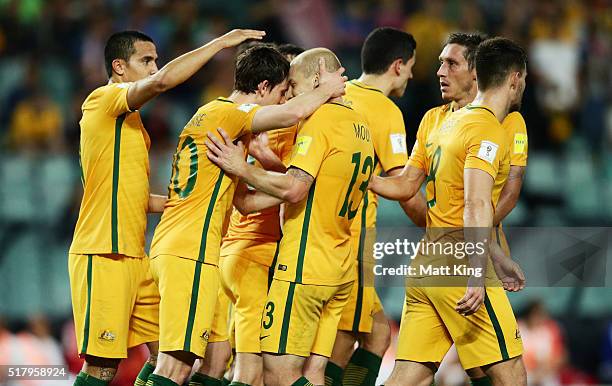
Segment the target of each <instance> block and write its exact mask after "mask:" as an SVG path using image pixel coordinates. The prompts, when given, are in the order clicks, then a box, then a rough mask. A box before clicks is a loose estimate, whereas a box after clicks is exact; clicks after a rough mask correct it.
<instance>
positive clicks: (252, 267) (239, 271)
mask: <svg viewBox="0 0 612 386" xmlns="http://www.w3.org/2000/svg"><path fill="white" fill-rule="evenodd" d="M220 270H221V285H222V286H223V288H224V290H225V291H226V293H227V294H228V296H229V298H230V299H231V300H232V302H233V303H234V321H235V334H236V337H235V348H236V352H240V353H260V352H261V348H260V345H259V331H260V329H261V313H262V311H263V309H264V305H265V304H266V298H267V296H268V280H269V278H271V276H272V275H273V274H274V273H273V272H272V274H270V267H267V266H265V265H263V264H259V263H256V262H254V261H251V260H247V259H245V258H243V257H241V256H240V255H229V256H225V257H224V258H223V260H222V261H221V265H220Z"/></svg>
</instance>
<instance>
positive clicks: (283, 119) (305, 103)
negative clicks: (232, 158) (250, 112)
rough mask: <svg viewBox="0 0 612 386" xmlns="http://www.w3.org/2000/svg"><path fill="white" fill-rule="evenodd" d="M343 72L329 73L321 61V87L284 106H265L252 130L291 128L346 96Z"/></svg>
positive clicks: (258, 113)
mask: <svg viewBox="0 0 612 386" xmlns="http://www.w3.org/2000/svg"><path fill="white" fill-rule="evenodd" d="M321 60H323V59H321ZM343 72H344V68H340V69H338V70H337V71H335V72H327V70H326V69H325V61H319V73H320V74H321V75H320V83H319V86H318V87H316V88H315V89H313V90H311V91H308V92H305V93H303V94H300V95H298V96H296V97H295V98H291V99H290V100H289V101H287V102H286V103H283V104H282V105H270V106H263V107H262V108H260V109H259V110H258V111H257V112H256V113H255V116H254V117H253V123H252V128H251V130H252V131H253V132H254V133H259V132H262V131H267V130H272V129H279V128H282V127H289V126H293V125H296V124H297V123H299V122H300V121H301V120H302V119H305V118H307V117H309V116H310V115H311V114H312V113H314V112H315V110H316V109H318V108H319V106H321V105H322V104H323V103H325V102H327V101H328V100H329V99H330V98H333V97H338V96H342V95H343V94H344V88H345V82H346V80H347V77H346V76H343V75H342V73H343Z"/></svg>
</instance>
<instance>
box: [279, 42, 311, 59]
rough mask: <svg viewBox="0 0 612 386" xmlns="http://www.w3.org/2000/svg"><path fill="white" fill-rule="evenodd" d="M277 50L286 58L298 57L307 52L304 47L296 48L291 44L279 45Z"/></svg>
mask: <svg viewBox="0 0 612 386" xmlns="http://www.w3.org/2000/svg"><path fill="white" fill-rule="evenodd" d="M276 49H277V50H278V52H280V53H281V54H283V55H284V56H288V55H291V56H298V55H299V54H301V53H302V52H304V51H306V50H305V49H303V48H302V47H300V46H296V45H295V44H291V43H285V44H279V45H277V46H276Z"/></svg>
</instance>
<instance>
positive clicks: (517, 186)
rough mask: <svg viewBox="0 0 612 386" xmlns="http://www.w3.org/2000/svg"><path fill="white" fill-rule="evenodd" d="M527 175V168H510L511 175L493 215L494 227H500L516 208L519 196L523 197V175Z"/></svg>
mask: <svg viewBox="0 0 612 386" xmlns="http://www.w3.org/2000/svg"><path fill="white" fill-rule="evenodd" d="M524 174H525V166H510V173H509V174H508V180H507V181H506V183H505V185H504V187H503V189H502V191H501V194H500V196H499V201H498V202H497V207H496V208H495V214H494V215H493V225H495V226H496V225H498V224H499V223H500V222H502V220H503V219H504V218H506V216H507V215H508V214H510V212H512V209H514V207H515V206H516V203H517V202H518V199H519V196H520V195H521V188H522V187H523V175H524Z"/></svg>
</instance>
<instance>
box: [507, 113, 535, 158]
mask: <svg viewBox="0 0 612 386" xmlns="http://www.w3.org/2000/svg"><path fill="white" fill-rule="evenodd" d="M502 127H503V128H504V130H505V131H506V133H507V134H508V139H509V143H510V165H511V166H527V149H528V147H529V141H528V139H527V125H525V120H524V119H523V116H522V115H521V113H519V112H518V111H514V112H512V113H510V114H508V115H506V118H504V121H503V122H502Z"/></svg>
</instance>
